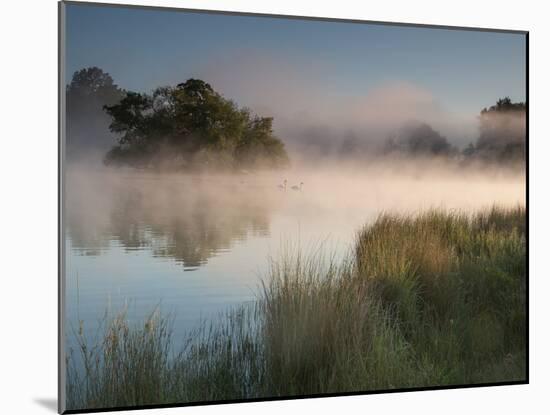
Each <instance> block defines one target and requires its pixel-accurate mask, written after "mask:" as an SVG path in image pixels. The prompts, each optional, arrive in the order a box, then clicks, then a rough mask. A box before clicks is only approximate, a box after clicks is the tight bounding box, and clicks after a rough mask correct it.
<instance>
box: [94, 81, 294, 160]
mask: <svg viewBox="0 0 550 415" xmlns="http://www.w3.org/2000/svg"><path fill="white" fill-rule="evenodd" d="M105 111H106V112H107V114H108V115H109V116H110V117H111V124H110V127H109V128H110V130H111V131H112V132H113V133H115V134H116V135H117V137H118V144H117V145H115V146H114V147H113V148H112V149H111V150H110V151H109V152H108V153H107V155H106V157H105V163H106V164H108V165H118V166H123V165H126V166H131V167H136V168H153V169H168V170H187V169H235V168H238V169H245V168H260V167H268V168H275V167H281V166H285V165H287V164H288V162H289V160H288V155H287V153H286V150H285V147H284V144H283V142H282V141H281V140H280V139H278V138H277V137H275V135H274V133H273V125H272V124H273V118H270V117H260V116H258V115H255V114H253V113H252V112H251V111H250V110H249V109H248V108H239V107H238V106H237V105H236V104H235V103H234V102H233V101H231V100H228V99H226V98H224V97H223V96H222V95H221V94H219V93H217V92H216V91H214V89H213V88H212V87H211V86H210V85H209V84H208V83H206V82H204V81H202V80H199V79H189V80H187V81H186V82H184V83H181V84H178V85H176V86H175V87H173V86H166V87H159V88H156V89H155V90H154V91H153V92H152V93H151V94H144V93H136V92H127V93H126V95H125V96H124V97H123V98H122V100H121V101H120V102H119V103H117V104H114V105H107V106H105Z"/></svg>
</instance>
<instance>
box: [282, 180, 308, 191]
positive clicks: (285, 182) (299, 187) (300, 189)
mask: <svg viewBox="0 0 550 415" xmlns="http://www.w3.org/2000/svg"><path fill="white" fill-rule="evenodd" d="M286 185H287V180H286V179H285V180H284V181H283V183H282V184H280V185H278V186H277V187H278V188H279V189H281V190H286ZM303 185H304V182H300V185H299V186H298V185H294V186H292V187H291V189H292V190H295V191H300V192H301V191H302V186H303Z"/></svg>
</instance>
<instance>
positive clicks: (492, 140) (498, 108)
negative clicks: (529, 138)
mask: <svg viewBox="0 0 550 415" xmlns="http://www.w3.org/2000/svg"><path fill="white" fill-rule="evenodd" d="M479 121H480V135H479V139H478V140H477V143H476V146H475V152H473V155H474V156H476V157H478V158H482V159H485V160H492V161H514V160H522V159H525V141H526V106H525V103H523V102H518V103H514V102H512V101H511V100H510V98H509V97H506V98H502V99H499V100H498V101H497V103H496V105H493V106H491V107H490V108H488V109H487V108H484V109H483V110H482V111H481V113H480V116H479Z"/></svg>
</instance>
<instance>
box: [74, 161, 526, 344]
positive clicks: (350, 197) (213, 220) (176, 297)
mask: <svg viewBox="0 0 550 415" xmlns="http://www.w3.org/2000/svg"><path fill="white" fill-rule="evenodd" d="M295 166H296V164H295ZM66 173H67V174H66V178H67V180H66V201H65V209H66V210H65V211H66V216H65V218H66V228H67V232H66V235H67V236H66V248H67V250H66V252H67V260H66V265H67V266H66V282H67V296H66V298H67V316H69V324H70V325H73V326H78V320H83V321H85V322H86V324H87V330H90V333H92V332H93V330H94V329H95V327H97V322H98V320H99V319H100V318H101V317H102V316H103V314H104V310H105V309H106V308H107V309H111V310H112V311H113V312H116V311H119V310H120V309H121V308H123V307H125V306H127V307H128V312H129V318H130V319H131V320H142V319H143V318H144V317H145V316H146V315H148V314H149V313H150V312H151V311H152V310H153V309H154V308H155V307H156V306H160V307H161V309H162V310H163V311H166V312H171V313H173V314H174V319H175V321H174V328H175V336H176V337H177V338H180V337H183V335H184V334H185V332H186V331H188V330H190V329H192V328H193V327H195V326H196V325H197V324H198V323H199V322H200V321H201V320H208V319H211V318H213V317H215V316H216V315H217V314H218V313H221V312H223V311H224V310H226V309H227V308H228V307H230V306H233V305H238V304H242V303H245V302H247V301H252V300H253V299H254V296H255V293H256V292H257V289H258V284H259V283H260V278H261V277H263V276H265V272H266V270H267V265H268V259H269V257H276V256H277V254H278V252H279V251H280V250H281V247H282V246H284V245H285V244H288V243H290V244H292V246H293V247H294V248H296V249H298V248H300V249H303V250H304V251H305V252H308V251H311V250H312V249H314V248H315V247H319V246H323V249H327V251H330V253H332V254H335V255H337V256H339V255H344V254H345V253H347V252H348V250H349V249H350V247H351V246H352V244H353V242H354V238H355V236H356V232H357V231H358V230H359V229H360V228H361V227H362V226H364V225H367V224H368V223H370V222H372V221H373V220H374V219H375V218H376V217H377V216H378V215H379V214H380V213H382V212H398V213H411V214H414V213H415V212H418V211H421V210H425V209H429V208H445V209H458V210H464V211H472V210H477V209H479V208H484V207H490V206H492V205H493V204H499V205H503V206H514V205H518V204H519V205H524V204H525V174H524V172H522V171H517V170H507V169H489V168H469V169H460V168H459V167H457V166H449V165H448V164H446V163H445V162H444V161H440V162H437V161H434V160H430V161H428V160H426V161H423V162H422V161H414V162H413V161H409V162H405V161H400V162H395V161H394V162H391V161H390V160H386V161H384V162H382V161H379V162H374V161H373V162H372V163H368V164H365V165H363V166H359V165H357V164H346V163H342V162H332V163H324V164H323V165H318V166H314V165H313V164H309V165H308V166H307V167H304V168H298V167H293V168H291V169H287V170H282V171H276V172H273V171H271V172H267V171H266V172H245V173H242V174H182V173H180V174H175V173H174V174H167V173H165V174H161V173H151V172H137V171H135V170H125V171H123V170H115V169H106V168H105V169H102V168H94V169H89V168H82V167H78V166H76V165H69V166H68V167H67V172H66ZM285 179H286V180H287V185H286V189H285V188H284V180H285ZM300 183H303V185H302V190H294V189H293V188H292V187H293V186H296V187H299V185H300ZM69 342H70V340H69Z"/></svg>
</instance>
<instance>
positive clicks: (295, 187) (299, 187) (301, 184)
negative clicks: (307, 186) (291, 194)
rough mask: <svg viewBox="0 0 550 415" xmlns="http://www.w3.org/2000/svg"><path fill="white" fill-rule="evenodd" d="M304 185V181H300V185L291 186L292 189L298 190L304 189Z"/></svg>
mask: <svg viewBox="0 0 550 415" xmlns="http://www.w3.org/2000/svg"><path fill="white" fill-rule="evenodd" d="M303 185H304V182H300V186H297V185H294V186H292V187H291V189H292V190H296V191H300V192H301V191H302V186H303Z"/></svg>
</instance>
